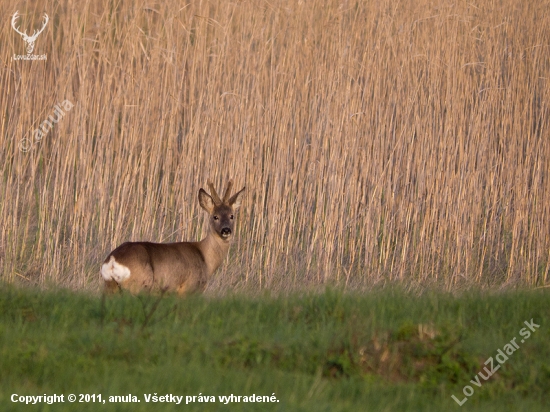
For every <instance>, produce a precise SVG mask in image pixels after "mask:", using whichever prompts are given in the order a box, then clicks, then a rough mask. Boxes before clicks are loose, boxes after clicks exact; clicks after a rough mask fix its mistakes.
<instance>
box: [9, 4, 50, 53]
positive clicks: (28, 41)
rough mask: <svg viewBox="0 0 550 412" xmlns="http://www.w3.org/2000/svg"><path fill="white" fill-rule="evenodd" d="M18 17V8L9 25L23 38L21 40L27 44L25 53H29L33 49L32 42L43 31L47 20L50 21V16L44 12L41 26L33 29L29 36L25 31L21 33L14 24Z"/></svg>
mask: <svg viewBox="0 0 550 412" xmlns="http://www.w3.org/2000/svg"><path fill="white" fill-rule="evenodd" d="M18 17H19V10H18V11H16V12H15V14H14V15H13V17H12V19H11V26H12V27H13V29H14V30H15V31H16V32H17V33H19V34H20V35H21V37H22V38H23V41H24V42H25V44H26V45H27V54H31V53H32V51H33V50H34V42H35V41H36V39H37V38H38V35H39V34H40V33H42V32H43V31H44V29H45V28H46V25H47V24H48V21H50V18H49V17H48V15H47V14H46V13H44V23H43V24H42V28H41V29H40V30H38V31H36V30H35V31H34V32H33V34H32V36H29V35H27V32H23V33H22V32H20V31H19V29H18V28H17V27H16V26H15V23H16V21H17V18H18Z"/></svg>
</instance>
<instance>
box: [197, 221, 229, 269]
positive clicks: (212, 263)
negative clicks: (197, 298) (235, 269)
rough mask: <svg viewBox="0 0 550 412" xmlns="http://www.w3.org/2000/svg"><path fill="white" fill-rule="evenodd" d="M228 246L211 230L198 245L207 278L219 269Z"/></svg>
mask: <svg viewBox="0 0 550 412" xmlns="http://www.w3.org/2000/svg"><path fill="white" fill-rule="evenodd" d="M229 246H230V242H228V241H225V240H223V239H222V238H220V237H219V236H218V235H217V234H216V233H215V232H214V231H213V230H209V231H208V235H206V237H205V238H204V239H203V240H201V241H200V242H199V243H198V247H199V250H200V251H201V253H202V256H203V258H204V261H205V263H206V267H207V269H208V276H211V275H212V273H214V272H215V271H216V269H218V267H220V265H221V264H222V262H223V260H224V259H225V257H226V256H227V253H228V252H229Z"/></svg>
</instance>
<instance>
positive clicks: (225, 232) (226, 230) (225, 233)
mask: <svg viewBox="0 0 550 412" xmlns="http://www.w3.org/2000/svg"><path fill="white" fill-rule="evenodd" d="M221 234H222V237H227V236H229V235H231V229H229V228H228V227H224V228H223V229H222V230H221Z"/></svg>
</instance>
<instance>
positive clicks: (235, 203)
mask: <svg viewBox="0 0 550 412" xmlns="http://www.w3.org/2000/svg"><path fill="white" fill-rule="evenodd" d="M244 189H245V188H244V187H243V188H242V189H241V190H239V191H238V192H237V193H235V194H234V195H233V196H231V198H230V199H229V200H228V201H227V203H228V204H229V206H232V207H233V210H237V209H238V208H239V207H241V201H242V198H243V196H242V195H243V193H244Z"/></svg>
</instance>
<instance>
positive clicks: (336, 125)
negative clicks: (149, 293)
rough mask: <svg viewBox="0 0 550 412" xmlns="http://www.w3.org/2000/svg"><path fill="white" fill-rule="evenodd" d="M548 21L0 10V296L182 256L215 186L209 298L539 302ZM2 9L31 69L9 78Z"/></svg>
mask: <svg viewBox="0 0 550 412" xmlns="http://www.w3.org/2000/svg"><path fill="white" fill-rule="evenodd" d="M549 6H550V4H549V2H548V1H546V0H544V1H543V0H536V1H529V2H527V1H514V0H502V1H496V0H479V1H474V2H467V1H445V0H433V1H430V0H418V1H414V2H411V1H400V0H398V1H395V0H392V1H389V0H378V1H354V0H342V1H334V0H328V1H323V2H308V1H303V0H290V1H279V0H274V1H254V0H251V1H235V2H232V1H200V0H199V1H191V2H189V3H186V2H177V1H173V0H172V1H137V2H134V1H129V0H87V1H78V0H63V1H47V0H35V1H28V2H22V1H15V0H3V1H2V4H1V5H0V18H1V19H2V25H1V26H0V45H1V46H0V50H1V55H0V58H1V67H0V89H1V91H2V92H1V94H0V110H1V118H0V171H1V177H0V201H1V203H0V270H1V275H0V276H1V277H2V279H3V280H5V281H8V282H15V283H23V284H31V285H41V286H48V285H62V286H67V287H70V288H75V289H76V288H78V289H89V290H99V286H100V283H101V282H100V276H99V266H100V264H101V262H102V261H103V259H104V258H105V256H106V255H107V253H108V252H109V251H110V250H112V249H113V248H114V247H115V246H117V245H118V244H120V243H122V242H123V241H127V240H149V241H156V242H160V241H162V242H169V241H180V240H195V239H199V238H201V236H203V235H204V231H205V229H206V228H207V223H206V215H205V213H204V212H203V211H202V210H201V209H200V207H199V204H198V201H197V193H198V190H199V188H200V187H205V188H206V181H207V179H208V178H211V179H212V180H213V181H214V184H215V186H216V187H218V188H220V190H221V187H222V186H223V185H224V184H225V181H226V179H227V177H229V176H231V177H233V178H234V179H235V186H236V187H242V186H246V187H247V192H246V196H245V198H244V201H243V206H242V208H241V210H240V211H239V214H238V217H237V226H238V227H237V234H236V241H235V244H234V245H233V246H232V248H231V250H230V255H229V258H228V259H227V260H226V261H225V263H224V264H223V265H222V267H221V268H220V269H219V270H218V272H217V273H216V274H215V275H214V278H213V279H212V281H211V282H210V284H209V286H208V290H209V291H210V292H211V293H224V292H225V291H231V290H259V289H270V290H274V291H287V290H296V289H303V288H314V287H317V286H319V285H324V284H338V285H341V286H345V287H347V288H350V289H353V288H365V287H370V286H372V285H378V284H380V285H382V284H386V283H393V282H398V283H403V284H405V285H407V286H409V287H416V286H421V287H423V286H424V285H439V286H441V287H444V288H446V289H451V290H452V289H456V288H461V287H466V286H477V285H479V286H480V287H489V286H495V285H497V286H499V287H502V286H509V285H529V286H544V285H548V284H549V283H550V277H549V269H550V181H549V168H550V135H549V125H550V124H549V115H550V113H549V97H550V88H549V82H550V58H549V53H550V48H549V46H550V29H549V27H550V13H548V10H549ZM16 10H18V11H19V14H20V17H19V18H18V20H17V26H18V27H19V28H20V30H27V33H29V34H31V33H32V32H33V30H37V29H39V28H40V27H41V24H42V21H43V17H42V16H43V14H44V13H47V14H48V15H49V23H48V24H47V26H46V28H45V30H44V31H43V32H42V33H41V34H40V35H39V36H38V38H37V40H36V45H35V48H34V53H35V54H46V55H47V60H42V61H25V60H16V59H14V58H13V56H14V55H24V54H25V53H26V50H25V46H26V45H25V43H24V42H23V40H22V38H21V36H20V35H19V34H18V33H16V31H15V30H14V29H13V28H12V26H11V20H12V16H13V14H14V13H15V11H16ZM65 101H68V102H70V104H72V105H73V107H70V110H63V112H64V115H63V116H62V117H61V118H60V119H59V121H58V123H55V124H53V127H52V128H51V130H48V131H47V132H45V133H42V134H40V133H36V132H35V131H36V130H37V129H39V127H40V125H41V124H42V122H44V121H45V120H46V119H48V117H49V116H51V115H54V113H55V111H56V110H58V109H56V107H55V106H56V105H58V107H59V108H61V109H63V102H65ZM66 104H67V105H69V104H68V103H67V102H66ZM69 106H70V105H69ZM24 139H26V140H24ZM23 143H24V145H22V144H23ZM22 149H24V150H22Z"/></svg>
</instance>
